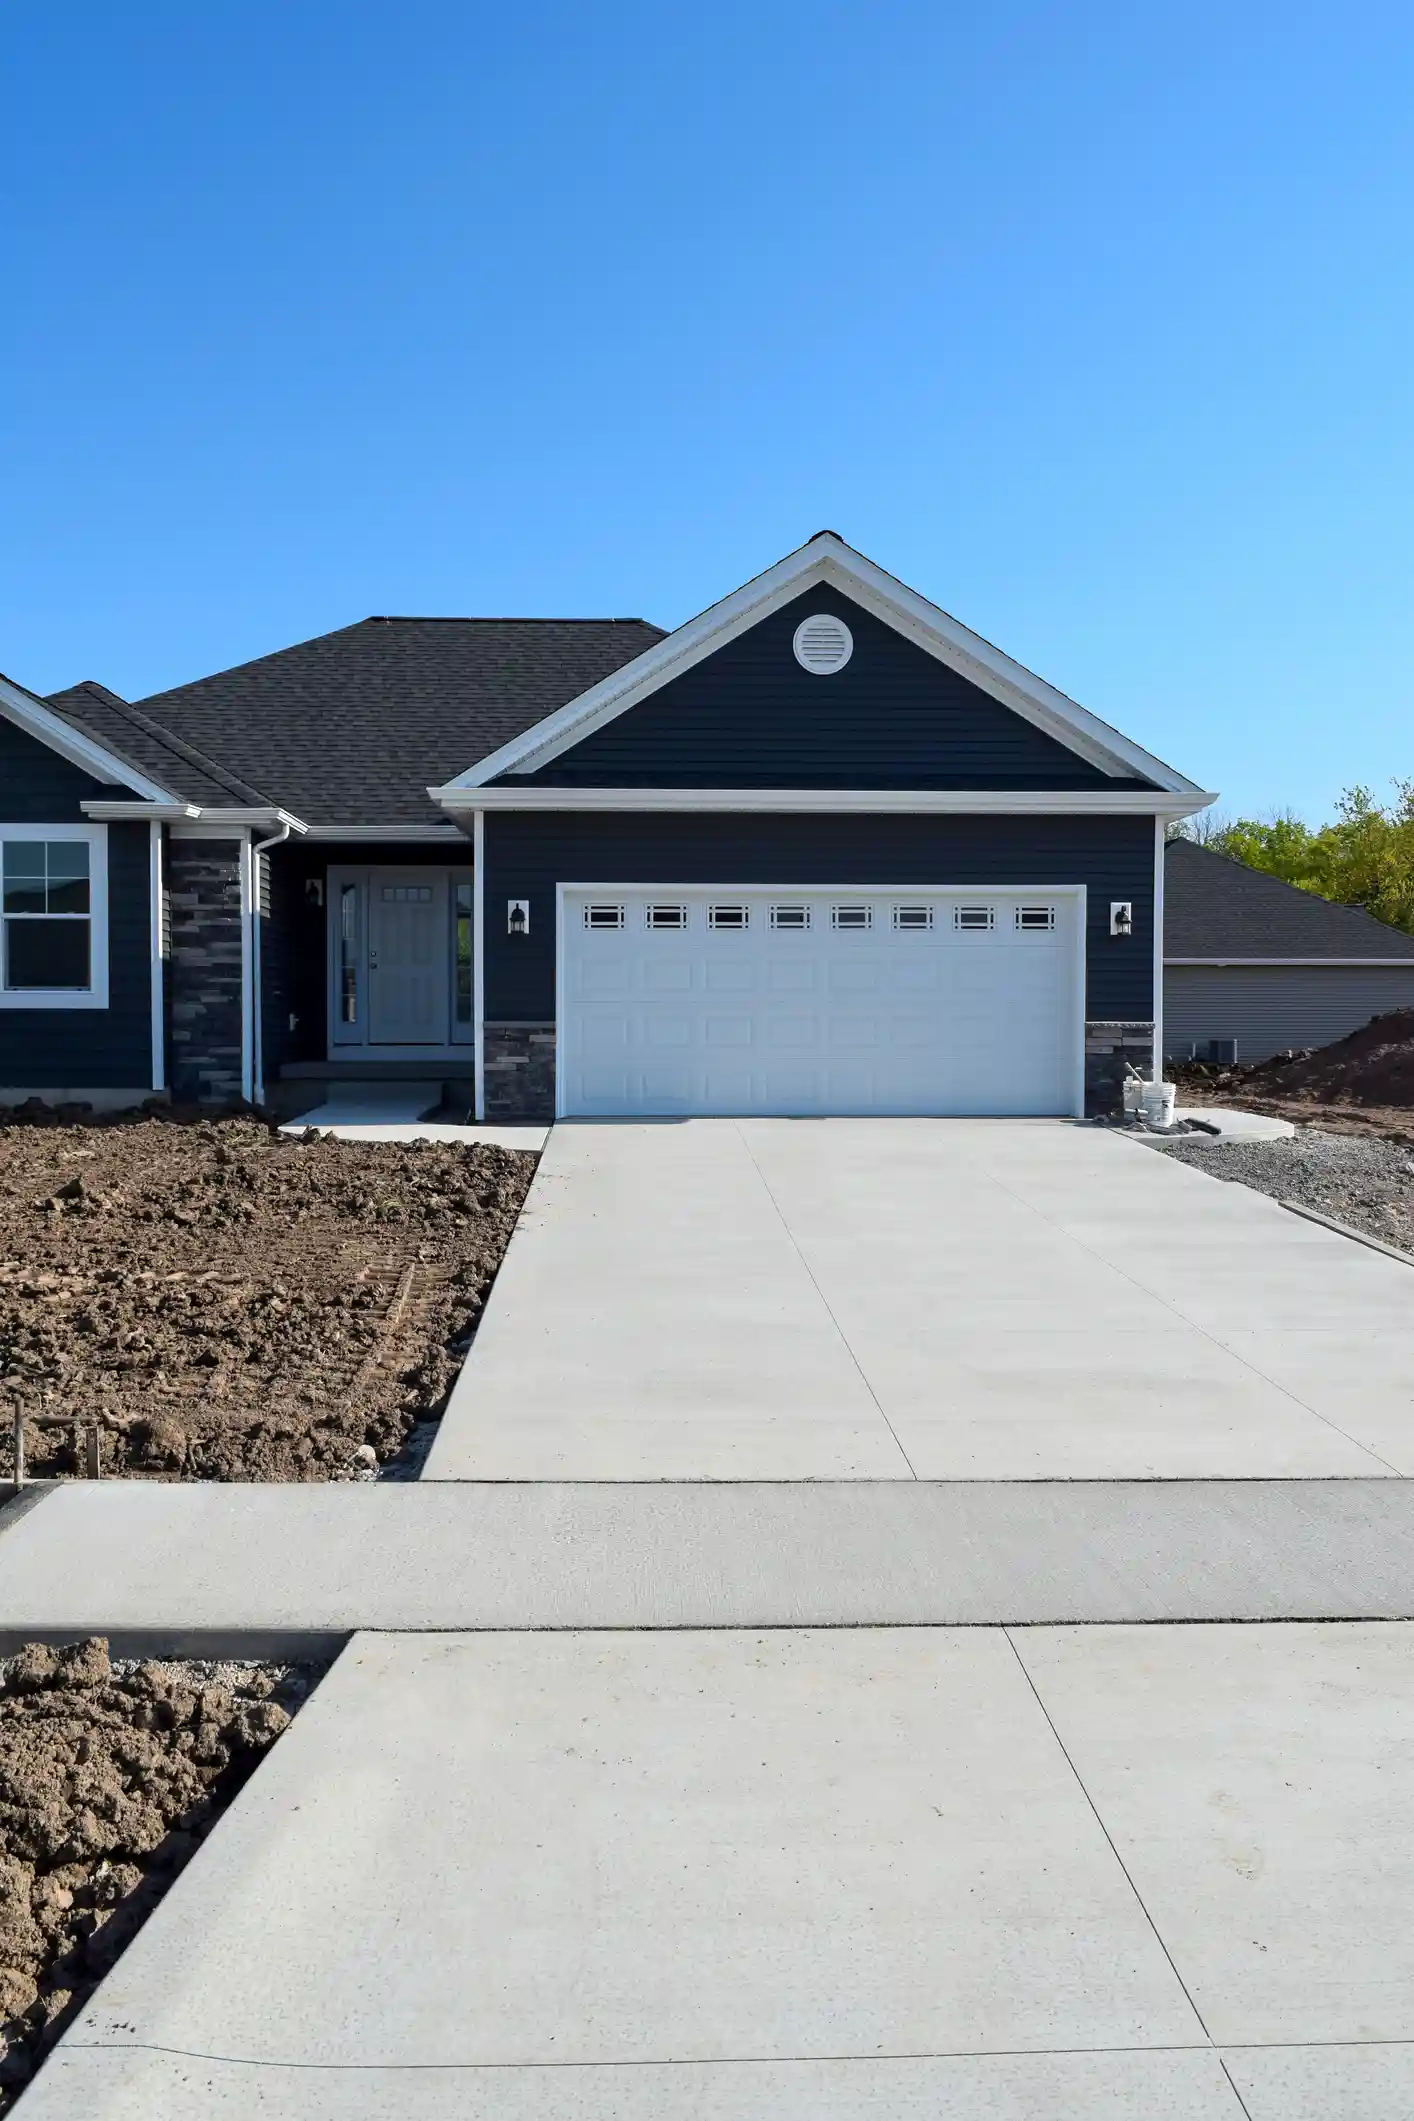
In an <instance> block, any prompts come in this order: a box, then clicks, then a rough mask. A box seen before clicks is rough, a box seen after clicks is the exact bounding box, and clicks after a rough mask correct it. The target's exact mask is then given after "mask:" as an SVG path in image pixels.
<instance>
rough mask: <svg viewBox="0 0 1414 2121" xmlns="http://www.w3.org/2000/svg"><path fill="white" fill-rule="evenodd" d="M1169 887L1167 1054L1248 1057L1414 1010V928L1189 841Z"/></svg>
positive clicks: (1171, 865)
mask: <svg viewBox="0 0 1414 2121" xmlns="http://www.w3.org/2000/svg"><path fill="white" fill-rule="evenodd" d="M1166 879H1167V881H1166V884H1165V890H1164V968H1165V976H1164V1051H1165V1053H1166V1054H1167V1055H1168V1056H1169V1058H1171V1059H1180V1058H1187V1057H1190V1056H1191V1055H1193V1054H1194V1053H1195V1052H1196V1053H1197V1054H1198V1056H1199V1057H1200V1058H1204V1057H1206V1052H1207V1047H1208V1044H1209V1042H1210V1041H1211V1040H1213V1039H1223V1040H1227V1039H1230V1040H1233V1041H1235V1043H1236V1047H1237V1058H1238V1059H1239V1060H1240V1061H1258V1060H1266V1059H1267V1058H1268V1056H1269V1055H1270V1054H1273V1053H1284V1052H1286V1050H1287V1049H1288V1048H1289V1047H1301V1046H1325V1045H1328V1044H1329V1043H1330V1041H1331V1040H1332V1039H1336V1038H1344V1037H1345V1035H1346V1033H1347V1032H1349V1031H1358V1030H1359V1029H1360V1026H1361V1025H1362V1024H1367V1023H1368V1022H1369V1021H1370V1018H1371V1017H1372V1016H1379V1015H1382V1014H1383V1013H1384V1011H1385V1010H1387V1009H1414V935H1406V934H1405V933H1404V931H1403V929H1401V928H1387V927H1386V926H1385V923H1384V922H1383V921H1377V920H1376V919H1375V918H1374V917H1373V915H1372V914H1369V913H1366V912H1365V911H1364V910H1363V908H1361V907H1359V906H1340V905H1337V904H1335V903H1334V901H1333V900H1331V899H1325V898H1317V897H1316V896H1315V894H1314V893H1313V892H1310V891H1298V890H1297V888H1296V886H1295V885H1294V884H1285V883H1283V882H1282V880H1281V878H1280V877H1276V876H1268V875H1266V874H1265V873H1264V872H1263V871H1262V870H1260V869H1249V868H1247V867H1246V865H1245V864H1244V863H1242V862H1233V861H1229V860H1228V859H1227V858H1226V856H1224V855H1221V854H1213V853H1212V852H1210V850H1209V849H1208V848H1206V847H1197V846H1195V845H1193V843H1192V842H1191V841H1189V840H1181V839H1176V840H1173V841H1171V842H1170V844H1169V848H1168V856H1167V862H1166Z"/></svg>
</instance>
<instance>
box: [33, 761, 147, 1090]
mask: <svg viewBox="0 0 1414 2121" xmlns="http://www.w3.org/2000/svg"><path fill="white" fill-rule="evenodd" d="M131 793H132V791H131V790H130V789H126V788H114V787H108V786H105V785H104V784H103V783H102V782H101V781H96V780H94V779H93V778H92V777H91V776H90V775H89V774H86V773H82V772H80V770H79V768H78V767H77V766H71V765H70V764H69V762H68V760H67V759H63V758H60V756H59V754H58V753H57V752H55V751H51V750H50V749H49V748H48V746H47V745H45V744H40V743H37V742H36V741H35V740H34V738H33V737H30V736H27V735H26V734H25V733H24V732H23V731H22V730H19V729H16V728H15V726H14V724H13V723H11V722H8V721H5V720H3V719H0V821H3V822H4V823H6V824H28V825H78V824H82V823H83V822H84V814H83V811H82V810H81V809H80V808H79V805H80V803H81V802H85V801H92V800H96V799H98V798H100V797H104V796H107V797H109V798H112V797H118V798H119V799H121V798H123V797H125V796H130V795H131ZM148 862H149V837H148V829H147V826H146V824H133V825H110V826H109V827H108V952H109V955H108V995H109V1006H108V1007H107V1008H106V1009H0V1085H5V1084H14V1085H16V1086H21V1087H24V1088H28V1089H35V1090H44V1089H93V1090H127V1089H133V1088H145V1087H147V1086H148V1085H150V1084H151V1081H152V1000H151V996H152V986H151V980H152V962H151V935H150V926H149V919H148Z"/></svg>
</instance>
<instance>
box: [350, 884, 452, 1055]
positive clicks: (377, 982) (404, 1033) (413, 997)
mask: <svg viewBox="0 0 1414 2121" xmlns="http://www.w3.org/2000/svg"><path fill="white" fill-rule="evenodd" d="M448 984H449V983H448V930H447V879H446V876H445V875H443V874H439V873H438V872H436V871H434V870H428V869H375V870H374V871H373V873H372V876H371V878H370V881H369V891H368V1035H369V1038H370V1040H371V1042H372V1043H373V1044H374V1045H375V1046H443V1045H445V1044H446V1042H447V1032H448V999H449V996H448Z"/></svg>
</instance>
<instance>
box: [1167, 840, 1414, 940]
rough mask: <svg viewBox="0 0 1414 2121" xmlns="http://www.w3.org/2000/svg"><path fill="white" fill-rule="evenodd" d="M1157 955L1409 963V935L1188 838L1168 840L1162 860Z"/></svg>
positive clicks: (1410, 936)
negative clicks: (1160, 932)
mask: <svg viewBox="0 0 1414 2121" xmlns="http://www.w3.org/2000/svg"><path fill="white" fill-rule="evenodd" d="M1164 957H1165V958H1166V960H1167V961H1168V962H1169V963H1170V964H1172V963H1174V962H1175V961H1178V962H1182V961H1183V960H1185V959H1187V960H1188V961H1189V962H1195V963H1200V964H1223V963H1227V964H1241V963H1244V962H1246V963H1249V964H1250V963H1254V962H1255V963H1261V962H1262V961H1263V960H1265V961H1267V962H1269V963H1270V962H1272V961H1276V962H1281V961H1283V960H1285V961H1286V962H1287V963H1298V964H1299V963H1312V962H1319V961H1320V960H1322V959H1329V960H1331V961H1332V962H1345V963H1350V962H1351V961H1359V960H1360V959H1367V960H1369V961H1371V962H1378V961H1379V960H1380V959H1382V958H1383V959H1386V960H1388V959H1391V958H1394V959H1406V958H1407V959H1408V960H1409V961H1410V962H1411V963H1414V935H1406V934H1405V933H1404V931H1403V929H1401V928H1391V927H1389V926H1387V924H1386V923H1385V922H1384V921H1377V920H1376V919H1375V917H1374V915H1373V914H1369V913H1366V912H1365V911H1364V909H1363V907H1360V906H1340V905H1337V904H1336V903H1335V901H1334V900H1333V899H1327V898H1318V897H1317V896H1316V894H1315V893H1314V892H1312V891H1300V890H1298V889H1297V887H1296V886H1295V885H1294V884H1286V883H1283V882H1282V880H1281V878H1280V877H1278V876H1268V875H1267V873H1266V872H1265V870H1262V869H1249V868H1248V867H1247V865H1246V863H1245V862H1234V861H1230V860H1229V859H1228V858H1227V856H1226V855H1222V854H1214V853H1213V852H1212V850H1211V849H1210V848H1208V847H1199V846H1197V845H1195V844H1194V842H1193V841H1192V840H1185V839H1174V840H1170V841H1169V844H1168V850H1167V855H1166V858H1165V863H1164Z"/></svg>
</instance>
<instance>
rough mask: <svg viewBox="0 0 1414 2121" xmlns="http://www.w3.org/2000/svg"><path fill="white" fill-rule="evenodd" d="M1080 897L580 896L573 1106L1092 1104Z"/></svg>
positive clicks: (567, 1091) (564, 1034) (610, 892)
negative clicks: (1086, 1078)
mask: <svg viewBox="0 0 1414 2121" xmlns="http://www.w3.org/2000/svg"><path fill="white" fill-rule="evenodd" d="M1079 914H1080V899H1079V895H1078V894H1077V893H1074V892H1054V893H1050V894H1047V893H1045V892H1034V891H1033V892H1018V891H982V890H973V891H913V892H902V891H892V892H882V891H856V892H845V891H819V890H809V891H807V890H798V891H791V890H789V889H784V888H782V889H768V888H762V887H756V886H752V887H750V888H747V887H739V888H738V887H728V886H725V885H721V886H713V887H711V889H706V888H695V887H694V888H685V887H683V886H681V885H664V886H661V887H652V888H635V889H634V890H631V891H629V890H615V889H613V888H611V887H606V886H600V887H598V888H596V889H594V890H569V889H566V890H565V891H564V893H563V909H562V922H561V998H560V1012H559V1014H560V1066H559V1084H560V1089H559V1097H560V1109H561V1111H562V1112H563V1113H564V1114H565V1115H566V1116H578V1117H583V1118H589V1117H609V1116H613V1115H619V1114H629V1113H645V1114H654V1113H658V1114H671V1113H738V1114H739V1113H751V1112H760V1113H772V1112H774V1113H787V1114H789V1113H825V1112H831V1113H834V1112H838V1113H851V1112H853V1113H865V1112H895V1113H946V1114H957V1115H962V1114H975V1115H993V1116H1001V1115H1013V1116H1014V1115H1024V1114H1049V1113H1068V1112H1075V1111H1077V1110H1078V1109H1079V1097H1080V1065H1081V1064H1080V1053H1081V1043H1082V1040H1081V1031H1082V1026H1081V1020H1080V997H1081V992H1082V976H1083V967H1082V961H1081V949H1080V937H1079V932H1078V922H1079Z"/></svg>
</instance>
